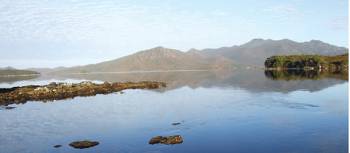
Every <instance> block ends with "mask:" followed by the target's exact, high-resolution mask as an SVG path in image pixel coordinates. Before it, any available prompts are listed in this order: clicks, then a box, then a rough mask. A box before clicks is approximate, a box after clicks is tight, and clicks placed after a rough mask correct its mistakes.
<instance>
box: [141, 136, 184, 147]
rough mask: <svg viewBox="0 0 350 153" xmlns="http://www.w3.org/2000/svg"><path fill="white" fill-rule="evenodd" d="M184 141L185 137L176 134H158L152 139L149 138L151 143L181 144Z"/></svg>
mask: <svg viewBox="0 0 350 153" xmlns="http://www.w3.org/2000/svg"><path fill="white" fill-rule="evenodd" d="M182 142H183V139H182V137H181V136H180V135H174V136H166V137H163V136H156V137H153V138H152V139H151V140H149V142H148V143H149V144H152V145H153V144H158V143H161V144H166V145H170V144H180V143H182Z"/></svg>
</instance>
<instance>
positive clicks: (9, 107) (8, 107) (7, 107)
mask: <svg viewBox="0 0 350 153" xmlns="http://www.w3.org/2000/svg"><path fill="white" fill-rule="evenodd" d="M14 108H16V107H11V106H6V107H5V109H14Z"/></svg>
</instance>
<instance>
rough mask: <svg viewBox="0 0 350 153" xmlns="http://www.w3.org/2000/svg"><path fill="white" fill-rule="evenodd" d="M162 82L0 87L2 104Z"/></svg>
mask: <svg viewBox="0 0 350 153" xmlns="http://www.w3.org/2000/svg"><path fill="white" fill-rule="evenodd" d="M165 86H166V84H165V83H162V82H151V81H144V82H125V83H109V82H104V83H102V84H97V83H93V82H89V81H86V82H81V83H77V84H72V83H55V82H53V83H50V84H48V85H44V86H33V85H30V86H23V87H14V88H0V105H9V104H14V103H25V102H27V101H52V100H61V99H67V98H74V97H77V96H94V95H96V94H108V93H113V92H118V91H121V90H124V89H157V88H160V87H165Z"/></svg>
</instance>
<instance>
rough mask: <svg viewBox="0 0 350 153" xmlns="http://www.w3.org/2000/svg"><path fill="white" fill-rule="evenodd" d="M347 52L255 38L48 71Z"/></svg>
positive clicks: (204, 65)
mask: <svg viewBox="0 0 350 153" xmlns="http://www.w3.org/2000/svg"><path fill="white" fill-rule="evenodd" d="M344 53H348V49H347V48H345V47H338V46H335V45H331V44H328V43H324V42H322V41H319V40H311V41H307V42H296V41H292V40H289V39H282V40H271V39H253V40H251V41H249V42H247V43H245V44H243V45H239V46H232V47H222V48H216V49H203V50H197V49H190V50H189V51H186V52H183V51H180V50H176V49H169V48H164V47H155V48H152V49H148V50H143V51H139V52H137V53H135V54H132V55H128V56H125V57H121V58H118V59H115V60H111V61H106V62H102V63H97V64H90V65H85V66H76V67H70V68H59V69H54V70H51V71H48V70H47V69H45V72H54V73H91V72H126V71H164V70H212V69H232V68H234V67H237V66H258V67H263V64H264V61H265V59H266V58H268V57H270V56H273V55H299V54H311V55H314V54H319V55H339V54H344ZM32 70H35V69H32ZM38 70H39V69H38ZM39 71H40V70H39Z"/></svg>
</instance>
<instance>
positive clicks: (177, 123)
mask: <svg viewBox="0 0 350 153" xmlns="http://www.w3.org/2000/svg"><path fill="white" fill-rule="evenodd" d="M180 124H181V123H179V122H176V123H172V124H171V125H174V126H175V125H180Z"/></svg>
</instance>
